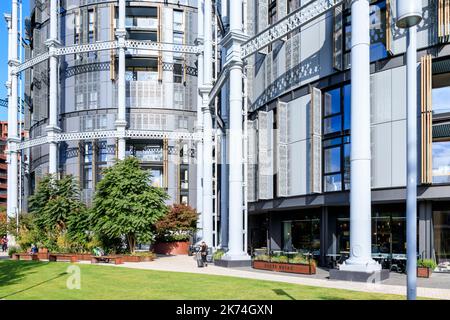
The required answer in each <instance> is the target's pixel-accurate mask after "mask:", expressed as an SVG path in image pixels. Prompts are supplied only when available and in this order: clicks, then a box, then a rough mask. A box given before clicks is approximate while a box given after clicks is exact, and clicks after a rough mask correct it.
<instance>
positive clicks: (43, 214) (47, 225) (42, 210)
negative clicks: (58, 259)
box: [29, 175, 89, 247]
mask: <svg viewBox="0 0 450 320" xmlns="http://www.w3.org/2000/svg"><path fill="white" fill-rule="evenodd" d="M86 210H87V208H86V206H85V205H84V204H83V203H82V202H81V201H80V190H79V187H78V182H77V180H76V179H75V178H74V177H73V176H72V175H67V176H64V177H63V178H61V179H56V178H55V177H54V176H53V175H46V176H44V178H43V179H42V180H41V181H40V182H39V184H38V187H37V189H36V192H35V194H34V195H32V196H31V197H30V198H29V213H30V214H31V215H32V217H33V222H34V223H35V224H36V227H37V228H39V229H40V230H41V232H42V238H43V239H42V240H41V242H42V243H43V245H46V246H49V245H50V244H54V245H56V243H57V241H58V239H61V238H64V239H66V238H67V241H66V243H67V242H69V243H73V244H75V246H77V247H79V246H80V245H82V244H84V243H85V242H87V241H88V240H89V239H88V237H87V231H88V225H87V223H88V220H87V219H88V217H89V216H88V214H87V211H86Z"/></svg>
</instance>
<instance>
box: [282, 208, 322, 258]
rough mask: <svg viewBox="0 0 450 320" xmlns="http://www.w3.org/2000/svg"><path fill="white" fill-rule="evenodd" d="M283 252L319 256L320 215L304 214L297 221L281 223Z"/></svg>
mask: <svg viewBox="0 0 450 320" xmlns="http://www.w3.org/2000/svg"><path fill="white" fill-rule="evenodd" d="M282 228H283V251H287V252H294V251H295V252H302V253H306V252H309V253H312V254H313V255H314V256H317V255H319V254H320V215H319V214H306V215H304V216H303V217H302V219H299V220H291V221H283V225H282Z"/></svg>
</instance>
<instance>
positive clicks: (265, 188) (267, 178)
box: [258, 111, 273, 199]
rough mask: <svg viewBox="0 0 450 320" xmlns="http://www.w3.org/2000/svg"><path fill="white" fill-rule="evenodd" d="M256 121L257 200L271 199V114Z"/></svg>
mask: <svg viewBox="0 0 450 320" xmlns="http://www.w3.org/2000/svg"><path fill="white" fill-rule="evenodd" d="M258 116H259V119H258V148H259V149H258V164H259V166H258V199H272V198H273V147H272V145H273V112H263V111H260V112H259V114H258Z"/></svg>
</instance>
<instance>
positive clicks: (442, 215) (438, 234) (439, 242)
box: [433, 210, 450, 264]
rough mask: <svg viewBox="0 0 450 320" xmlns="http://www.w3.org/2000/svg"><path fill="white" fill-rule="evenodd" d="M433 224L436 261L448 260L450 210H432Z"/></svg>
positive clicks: (449, 257)
mask: <svg viewBox="0 0 450 320" xmlns="http://www.w3.org/2000/svg"><path fill="white" fill-rule="evenodd" d="M433 225H434V226H433V228H434V250H435V252H436V260H437V263H439V264H443V263H445V262H450V211H448V210H446V211H433Z"/></svg>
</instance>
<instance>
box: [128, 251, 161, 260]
mask: <svg viewBox="0 0 450 320" xmlns="http://www.w3.org/2000/svg"><path fill="white" fill-rule="evenodd" d="M122 259H123V262H149V261H153V260H155V254H154V253H152V252H136V253H134V254H126V255H123V256H122Z"/></svg>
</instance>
